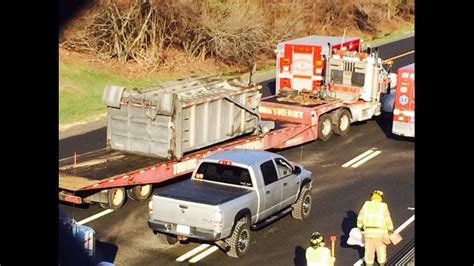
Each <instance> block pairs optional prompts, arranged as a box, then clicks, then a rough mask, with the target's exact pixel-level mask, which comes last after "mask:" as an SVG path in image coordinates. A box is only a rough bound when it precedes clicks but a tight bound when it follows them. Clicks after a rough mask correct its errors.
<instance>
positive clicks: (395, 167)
mask: <svg viewBox="0 0 474 266" xmlns="http://www.w3.org/2000/svg"><path fill="white" fill-rule="evenodd" d="M390 122H391V121H390V116H383V117H379V118H377V119H375V120H370V121H367V122H365V123H358V124H355V125H353V126H352V128H351V131H350V132H349V134H348V135H347V136H344V137H339V136H334V137H333V138H331V139H330V140H329V141H327V142H323V141H314V142H312V143H308V144H306V145H301V146H299V147H295V148H291V149H287V150H284V151H280V152H279V153H281V154H282V155H284V156H285V157H287V158H288V159H290V160H292V161H296V162H298V163H301V164H302V165H303V166H304V167H305V168H308V169H309V170H310V171H312V173H313V178H314V187H313V190H312V192H313V209H312V211H311V215H310V217H309V218H308V219H307V220H304V221H298V220H294V219H293V218H291V216H290V215H288V216H286V217H284V218H282V219H280V220H278V221H276V222H274V223H273V224H271V225H269V226H267V227H265V228H263V229H261V230H259V231H253V232H252V233H253V234H252V238H253V239H252V248H251V249H250V251H249V252H248V253H247V254H246V256H245V257H243V258H241V259H233V258H230V257H227V255H226V254H225V253H223V252H222V251H220V250H217V251H216V252H214V253H212V254H210V255H209V256H207V257H205V258H204V259H202V260H200V261H199V263H198V264H199V265H228V264H233V265H234V264H235V265H303V264H301V263H304V249H305V248H306V247H307V246H308V244H309V242H308V240H309V237H310V235H311V233H312V232H313V231H320V232H321V233H323V235H324V236H325V237H326V238H329V236H330V235H336V237H337V239H338V240H337V245H336V258H337V265H352V264H354V263H355V262H356V261H357V260H358V259H359V258H360V254H362V253H359V252H361V251H360V250H361V249H360V250H359V251H358V250H357V249H355V248H354V247H352V246H347V245H345V244H344V243H345V240H347V236H348V233H349V231H350V229H351V228H353V227H354V226H355V222H356V216H357V214H356V213H357V212H358V211H359V208H360V207H361V206H362V204H363V202H364V201H365V200H366V199H368V198H369V192H370V191H372V190H374V189H381V190H383V191H384V192H385V200H386V201H387V203H388V204H389V208H390V211H391V215H392V219H393V221H394V224H395V227H398V226H400V225H401V224H403V223H404V222H405V221H406V220H408V219H409V218H410V217H411V216H412V215H413V214H414V212H413V211H412V210H409V209H408V208H409V207H414V141H413V140H410V139H402V138H398V137H395V136H393V135H391V134H389V133H388V132H389V130H390V125H391V123H390ZM387 134H388V135H387ZM371 148H377V150H379V151H381V153H380V154H379V155H378V156H376V157H374V158H372V159H371V160H369V161H367V162H365V163H364V164H362V165H360V166H359V167H357V168H351V167H348V168H343V167H341V166H342V165H343V164H344V163H345V162H347V161H349V160H351V159H352V158H354V157H356V156H358V155H359V154H361V153H363V152H365V151H367V150H369V149H371ZM157 188H158V186H157ZM65 210H66V212H67V213H68V214H69V215H72V216H73V217H75V218H76V220H77V221H80V220H82V219H84V218H86V217H89V216H91V215H92V214H95V213H99V212H101V211H103V209H101V208H100V207H99V206H98V205H92V206H90V207H83V208H81V207H79V208H77V207H76V208H72V207H70V206H65ZM147 219H148V214H147V201H145V202H135V201H131V200H129V201H128V202H127V203H126V204H125V206H124V207H123V208H121V209H120V210H117V211H114V212H112V213H110V214H107V215H105V216H103V217H100V218H98V219H96V220H94V221H92V222H90V223H87V225H89V226H92V227H93V228H94V229H95V230H96V232H97V238H98V239H99V240H100V242H99V243H98V249H100V250H101V252H105V255H103V256H102V257H103V258H104V260H107V261H114V262H115V263H117V265H169V264H174V263H175V262H174V261H175V259H176V258H178V257H180V256H181V255H183V254H185V253H186V252H188V251H190V250H192V249H194V248H195V247H197V246H198V245H199V244H197V243H192V242H191V243H188V244H177V245H176V246H172V247H169V246H163V245H160V244H158V242H157V240H156V239H155V236H154V235H153V233H152V232H151V230H150V229H149V228H148V227H147V223H146V221H147ZM401 235H402V237H403V238H404V240H403V241H402V242H401V243H400V244H398V245H397V246H390V247H389V249H388V254H389V257H390V256H393V255H395V254H396V253H397V252H398V251H399V250H400V249H401V248H402V247H403V246H404V244H405V243H408V242H409V241H410V240H413V239H414V225H413V223H412V224H410V225H409V226H408V227H407V228H406V229H404V230H403V231H402V232H401ZM341 240H342V241H341ZM295 262H296V263H295Z"/></svg>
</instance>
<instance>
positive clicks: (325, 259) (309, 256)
mask: <svg viewBox="0 0 474 266" xmlns="http://www.w3.org/2000/svg"><path fill="white" fill-rule="evenodd" d="M306 262H307V263H308V266H329V265H334V260H333V259H332V258H331V251H330V250H329V248H327V247H317V248H313V247H309V248H307V249H306Z"/></svg>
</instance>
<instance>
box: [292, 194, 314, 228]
mask: <svg viewBox="0 0 474 266" xmlns="http://www.w3.org/2000/svg"><path fill="white" fill-rule="evenodd" d="M311 203H312V199H311V190H309V189H307V188H303V190H302V191H301V193H300V196H299V197H298V200H297V201H296V203H295V204H294V206H293V210H292V211H291V216H292V217H293V218H295V219H297V220H304V219H306V218H308V217H309V213H310V211H311Z"/></svg>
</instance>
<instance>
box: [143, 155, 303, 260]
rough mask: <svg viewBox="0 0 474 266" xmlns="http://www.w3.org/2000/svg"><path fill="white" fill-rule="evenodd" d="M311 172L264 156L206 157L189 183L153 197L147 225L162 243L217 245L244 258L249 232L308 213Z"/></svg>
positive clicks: (163, 191) (158, 192) (283, 160)
mask: <svg viewBox="0 0 474 266" xmlns="http://www.w3.org/2000/svg"><path fill="white" fill-rule="evenodd" d="M311 186H312V180H311V172H310V171H308V170H304V169H303V168H302V167H301V166H298V165H295V164H292V163H290V162H289V161H288V160H286V159H285V158H284V157H282V156H280V155H278V154H274V153H270V152H265V151H256V150H228V151H222V152H218V153H215V154H212V155H210V156H208V157H206V158H204V159H203V160H202V161H201V162H200V164H199V165H198V167H197V168H196V169H195V170H194V172H193V174H192V177H191V179H188V180H185V181H182V182H179V183H176V184H173V185H170V186H168V187H165V188H164V189H161V190H159V191H157V192H155V193H154V195H153V197H152V199H151V201H150V203H149V212H150V215H151V217H150V219H149V220H148V226H149V227H150V228H151V229H152V230H153V232H154V233H155V234H157V235H158V238H159V239H160V241H161V242H162V243H165V244H174V243H176V242H177V241H178V240H180V241H184V240H187V239H188V238H190V239H200V240H206V241H212V242H215V243H216V244H217V245H218V246H219V247H221V248H222V249H223V250H225V251H226V252H227V254H228V255H229V256H231V257H235V258H238V257H241V256H243V255H244V254H245V253H246V252H247V250H248V248H249V244H250V229H254V230H257V229H259V228H261V227H263V226H265V225H267V224H268V223H270V222H272V221H273V220H276V219H278V218H279V217H282V216H283V215H285V214H287V213H288V212H290V211H291V214H292V216H293V218H295V219H300V220H302V219H305V218H307V217H308V216H309V213H310V210H311Z"/></svg>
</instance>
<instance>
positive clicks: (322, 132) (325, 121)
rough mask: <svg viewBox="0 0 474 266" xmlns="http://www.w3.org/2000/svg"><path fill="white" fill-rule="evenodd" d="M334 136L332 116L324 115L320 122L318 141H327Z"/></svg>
mask: <svg viewBox="0 0 474 266" xmlns="http://www.w3.org/2000/svg"><path fill="white" fill-rule="evenodd" d="M331 136H332V121H331V116H329V115H328V114H324V115H322V116H321V117H319V121H318V139H320V140H322V141H326V140H328V139H330V138H331Z"/></svg>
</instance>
